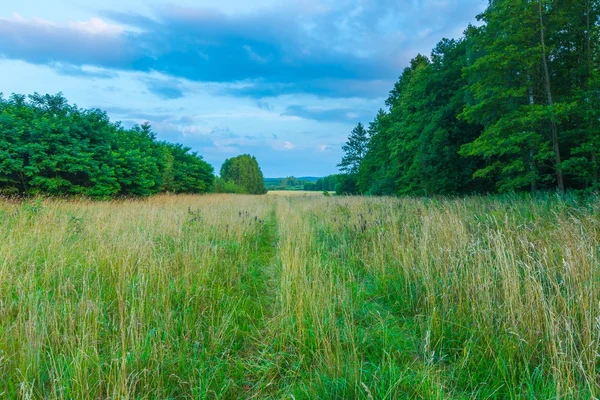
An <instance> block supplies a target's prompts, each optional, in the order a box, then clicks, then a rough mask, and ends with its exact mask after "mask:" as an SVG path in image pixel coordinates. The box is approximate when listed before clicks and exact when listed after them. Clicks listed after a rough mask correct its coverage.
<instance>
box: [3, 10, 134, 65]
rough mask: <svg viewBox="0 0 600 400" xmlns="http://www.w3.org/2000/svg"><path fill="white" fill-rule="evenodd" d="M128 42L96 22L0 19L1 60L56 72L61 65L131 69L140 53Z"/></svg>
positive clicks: (120, 32) (117, 30)
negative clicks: (29, 64)
mask: <svg viewBox="0 0 600 400" xmlns="http://www.w3.org/2000/svg"><path fill="white" fill-rule="evenodd" d="M128 41H129V38H128V35H126V34H125V33H124V30H123V29H122V28H121V27H119V26H117V25H112V24H108V23H106V22H104V21H102V20H99V19H97V18H92V19H91V20H89V21H84V22H73V23H69V24H66V25H59V24H55V23H53V22H50V21H45V20H42V19H37V18H33V19H26V18H23V17H21V16H20V15H18V14H15V15H14V16H13V18H10V19H5V18H0V56H3V57H5V58H11V59H20V60H24V61H28V62H30V63H33V64H49V65H51V66H52V65H54V66H56V65H58V66H59V69H60V66H64V65H67V66H73V67H81V66H84V65H93V66H98V67H103V68H110V69H126V68H131V67H132V65H133V63H134V61H135V60H136V59H139V57H140V54H141V53H139V52H140V51H141V50H142V49H140V48H136V47H131V46H129V43H128ZM136 52H138V53H137V54H136Z"/></svg>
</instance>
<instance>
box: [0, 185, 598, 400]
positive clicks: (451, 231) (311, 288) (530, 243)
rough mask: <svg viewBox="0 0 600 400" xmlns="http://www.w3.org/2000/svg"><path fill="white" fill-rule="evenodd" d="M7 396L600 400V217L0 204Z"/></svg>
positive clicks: (333, 203)
mask: <svg viewBox="0 0 600 400" xmlns="http://www.w3.org/2000/svg"><path fill="white" fill-rule="evenodd" d="M0 236H1V237H2V238H4V240H3V241H2V242H1V243H0V397H2V398H23V399H29V398H48V399H66V398H81V399H86V398H90V399H94V398H119V399H123V398H125V399H127V398H130V399H134V398H135V399H144V398H148V399H154V398H161V399H163V398H164V399H176V398H177V399H179V398H190V399H192V398H193V399H239V398H247V399H250V398H253V399H258V398H275V399H279V398H290V399H292V398H293V399H314V398H323V399H354V398H356V399H400V398H406V399H413V398H421V399H464V398H496V399H504V398H513V399H521V398H538V399H546V398H585V399H587V398H593V397H595V396H598V394H599V393H600V355H599V354H600V262H599V257H600V202H599V201H597V200H593V199H592V200H590V201H589V202H586V203H577V202H575V201H571V200H569V199H566V200H565V199H557V198H546V199H532V198H522V197H521V198H519V197H505V198H499V197H497V198H470V199H463V200H416V199H385V198H384V199H376V198H335V197H333V198H332V197H325V196H321V197H319V196H312V197H310V196H306V197H305V196H290V197H286V196H258V197H251V196H233V195H214V196H159V197H155V198H151V199H147V200H143V201H115V202H104V203H102V202H100V203H94V202H87V201H62V200H44V201H35V200H33V201H28V202H25V203H12V202H6V201H5V202H0Z"/></svg>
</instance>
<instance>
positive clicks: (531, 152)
mask: <svg viewBox="0 0 600 400" xmlns="http://www.w3.org/2000/svg"><path fill="white" fill-rule="evenodd" d="M527 81H528V82H529V88H528V91H529V105H533V104H534V103H535V100H534V98H533V88H532V87H531V77H530V76H529V74H528V75H527ZM531 131H532V132H533V123H532V126H531ZM529 172H530V173H531V176H532V179H531V194H535V192H536V191H537V182H536V181H535V142H534V141H533V137H532V138H531V143H530V144H529Z"/></svg>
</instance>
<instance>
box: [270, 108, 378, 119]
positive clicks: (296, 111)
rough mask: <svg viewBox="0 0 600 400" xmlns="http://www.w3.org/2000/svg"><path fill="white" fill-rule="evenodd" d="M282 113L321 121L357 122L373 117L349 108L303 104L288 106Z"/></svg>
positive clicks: (370, 114)
mask: <svg viewBox="0 0 600 400" xmlns="http://www.w3.org/2000/svg"><path fill="white" fill-rule="evenodd" d="M369 111H370V110H369ZM281 115H284V116H294V117H299V118H303V119H310V120H314V121H319V122H346V123H348V122H351V123H356V122H359V121H360V118H361V117H362V118H363V119H364V120H367V119H371V118H372V117H373V114H372V113H370V112H369V113H364V112H360V111H356V110H353V109H348V108H321V107H306V106H301V105H291V106H288V107H287V108H286V110H285V112H284V113H283V114H281Z"/></svg>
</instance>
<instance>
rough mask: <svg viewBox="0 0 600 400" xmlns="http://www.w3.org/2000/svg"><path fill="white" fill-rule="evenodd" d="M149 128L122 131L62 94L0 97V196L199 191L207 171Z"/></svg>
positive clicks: (196, 159) (209, 171)
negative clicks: (70, 101)
mask: <svg viewBox="0 0 600 400" xmlns="http://www.w3.org/2000/svg"><path fill="white" fill-rule="evenodd" d="M189 151H190V149H189V148H186V147H183V146H181V145H173V144H170V143H164V142H158V141H157V140H156V134H155V133H154V132H152V129H151V127H150V125H148V124H143V125H141V126H135V127H133V128H132V129H124V128H123V127H121V126H120V125H119V124H114V123H111V122H110V120H109V119H108V117H107V115H106V113H104V112H103V111H100V110H82V109H79V108H77V107H75V106H71V105H69V104H68V102H67V100H66V99H65V98H64V97H63V96H62V94H60V93H59V94H57V95H54V96H52V95H39V94H37V93H35V94H33V95H31V96H29V97H28V98H27V97H25V96H22V95H13V96H11V98H10V99H8V100H4V99H2V98H1V97H0V193H5V194H21V195H37V194H50V195H83V196H89V197H94V198H111V197H115V196H149V195H152V194H156V193H158V192H160V191H169V192H174V193H203V192H206V191H207V190H208V189H209V187H210V186H211V184H212V181H213V169H212V167H211V166H210V165H209V164H208V163H206V162H205V161H204V160H202V157H200V156H198V155H197V154H195V153H190V152H189Z"/></svg>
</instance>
